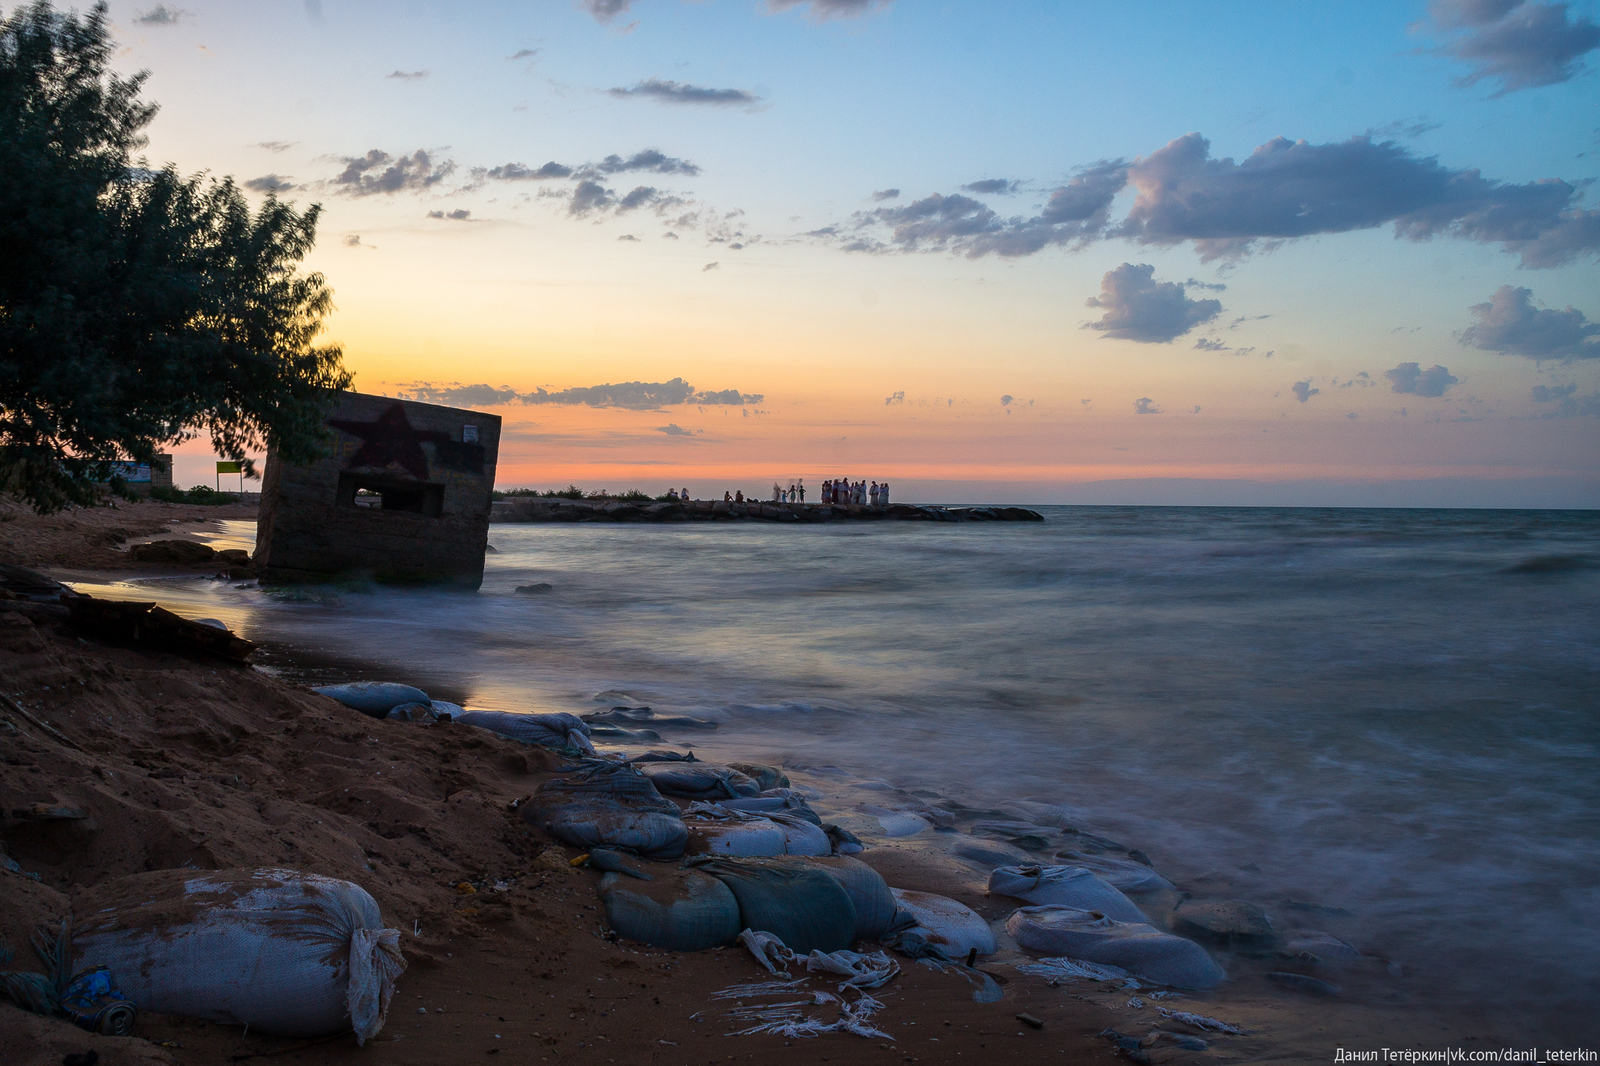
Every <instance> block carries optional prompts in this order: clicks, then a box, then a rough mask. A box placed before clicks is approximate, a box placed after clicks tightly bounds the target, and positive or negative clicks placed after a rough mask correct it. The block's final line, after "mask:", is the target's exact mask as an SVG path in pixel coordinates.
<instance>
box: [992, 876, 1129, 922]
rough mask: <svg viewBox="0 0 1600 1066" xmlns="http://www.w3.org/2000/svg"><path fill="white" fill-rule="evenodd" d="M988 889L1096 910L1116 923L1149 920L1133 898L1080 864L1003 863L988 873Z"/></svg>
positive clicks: (1032, 900)
mask: <svg viewBox="0 0 1600 1066" xmlns="http://www.w3.org/2000/svg"><path fill="white" fill-rule="evenodd" d="M989 891H990V892H993V893H995V894H997V895H1001V896H1012V897H1014V898H1016V899H1020V900H1024V901H1026V902H1028V903H1032V904H1035V905H1042V904H1046V903H1056V904H1060V905H1061V906H1064V907H1076V908H1078V909H1079V910H1083V911H1099V912H1100V913H1102V914H1104V915H1105V916H1106V917H1108V918H1115V919H1116V920H1117V921H1119V922H1147V921H1149V919H1148V918H1146V917H1145V916H1144V912H1143V911H1141V910H1140V909H1139V908H1138V907H1136V906H1135V905H1134V902H1133V900H1131V899H1129V898H1128V897H1127V896H1124V895H1123V894H1122V893H1121V892H1118V891H1117V890H1116V889H1115V888H1114V887H1112V886H1111V885H1110V884H1109V883H1107V882H1106V881H1105V880H1103V879H1101V878H1100V877H1097V876H1096V875H1095V874H1094V873H1093V872H1091V871H1089V870H1087V869H1085V868H1083V867H1082V866H1002V867H1000V868H999V869H997V870H995V871H994V872H993V873H991V874H990V875H989Z"/></svg>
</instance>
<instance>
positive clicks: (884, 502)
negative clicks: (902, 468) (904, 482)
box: [878, 481, 889, 507]
mask: <svg viewBox="0 0 1600 1066" xmlns="http://www.w3.org/2000/svg"><path fill="white" fill-rule="evenodd" d="M878 506H879V507H887V506H889V483H888V482H887V481H885V482H884V483H883V484H882V485H879V486H878Z"/></svg>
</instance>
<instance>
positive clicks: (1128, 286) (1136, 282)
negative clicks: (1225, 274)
mask: <svg viewBox="0 0 1600 1066" xmlns="http://www.w3.org/2000/svg"><path fill="white" fill-rule="evenodd" d="M1155 272H1156V268H1155V267H1153V266H1151V265H1150V264H1148V263H1139V264H1137V265H1135V264H1133V263H1123V264H1122V265H1121V266H1119V267H1117V269H1115V270H1111V271H1107V272H1106V274H1105V276H1104V277H1102V278H1101V279H1100V295H1099V296H1091V297H1089V299H1088V300H1086V301H1084V302H1085V303H1086V304H1087V305H1088V306H1089V307H1099V308H1103V309H1104V310H1105V314H1104V315H1102V316H1101V318H1100V320H1099V321H1097V322H1087V323H1085V324H1084V328H1085V329H1096V330H1099V331H1100V332H1101V333H1102V334H1103V335H1105V336H1107V337H1115V338H1117V339H1118V340H1127V341H1139V342H1140V343H1143V344H1166V343H1170V342H1171V341H1172V340H1173V339H1174V338H1175V337H1181V336H1183V335H1184V334H1185V333H1188V332H1189V331H1190V330H1191V329H1194V327H1196V326H1198V325H1200V324H1201V323H1204V322H1210V321H1211V320H1212V319H1214V318H1216V317H1217V316H1218V315H1219V314H1221V313H1222V303H1221V301H1219V300H1191V299H1189V298H1188V297H1187V296H1185V295H1184V286H1185V284H1189V283H1184V284H1180V283H1178V282H1175V281H1156V280H1155Z"/></svg>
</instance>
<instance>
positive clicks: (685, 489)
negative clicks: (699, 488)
mask: <svg viewBox="0 0 1600 1066" xmlns="http://www.w3.org/2000/svg"><path fill="white" fill-rule="evenodd" d="M688 498H689V486H688V485H685V486H684V487H683V496H682V497H681V499H685V500H687V499H688Z"/></svg>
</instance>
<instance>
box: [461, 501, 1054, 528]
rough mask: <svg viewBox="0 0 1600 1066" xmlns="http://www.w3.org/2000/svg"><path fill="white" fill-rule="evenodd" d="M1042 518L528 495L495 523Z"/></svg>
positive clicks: (501, 506) (990, 512) (498, 508)
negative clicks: (635, 501)
mask: <svg viewBox="0 0 1600 1066" xmlns="http://www.w3.org/2000/svg"><path fill="white" fill-rule="evenodd" d="M726 520H741V521H757V522H834V521H857V522H882V521H891V522H1043V521H1044V516H1043V515H1041V514H1040V513H1039V512H1038V511H1030V510H1028V509H1027V508H1025V507H919V506H915V505H912V504H905V503H896V504H891V505H890V506H888V507H870V506H863V505H861V504H825V503H760V502H757V501H753V500H751V501H746V502H744V503H728V502H726V501H724V500H687V501H678V502H675V503H673V502H668V503H632V502H628V501H624V500H605V499H596V500H568V499H560V498H556V499H549V498H545V497H538V498H533V497H524V498H519V499H511V500H496V501H495V503H494V510H493V512H492V513H491V515H490V521H492V522H696V521H698V522H711V521H726Z"/></svg>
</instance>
